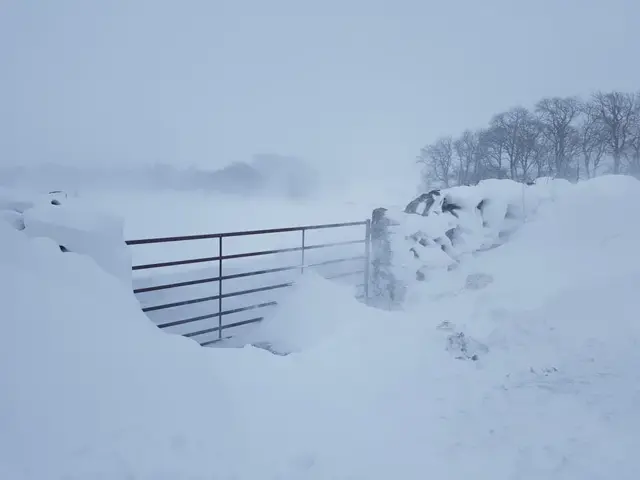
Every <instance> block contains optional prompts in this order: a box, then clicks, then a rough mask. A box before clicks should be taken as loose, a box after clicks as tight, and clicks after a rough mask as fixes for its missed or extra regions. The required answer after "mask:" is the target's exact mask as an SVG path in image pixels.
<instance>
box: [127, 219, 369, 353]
mask: <svg viewBox="0 0 640 480" xmlns="http://www.w3.org/2000/svg"><path fill="white" fill-rule="evenodd" d="M347 227H361V228H362V230H361V234H360V235H361V236H360V238H358V239H354V240H345V241H338V242H328V243H311V244H310V243H309V240H308V236H309V233H310V232H312V231H319V230H329V229H345V228H347ZM291 232H299V233H300V246H296V247H291V248H280V249H272V250H257V251H249V252H242V253H230V254H225V248H224V246H225V242H224V240H225V239H229V238H233V237H256V236H261V235H269V234H279V233H291ZM195 240H217V242H216V243H217V248H216V249H215V250H214V251H215V254H214V255H212V256H206V257H199V258H189V259H181V260H173V261H165V262H156V263H147V264H141V265H135V266H134V267H133V270H134V271H140V270H151V269H163V268H169V267H178V266H184V265H197V264H203V265H204V264H208V265H210V266H211V264H212V263H213V265H216V266H217V272H216V273H214V274H213V276H210V275H209V276H206V277H205V278H198V279H189V280H185V281H177V282H168V283H161V284H159V285H151V286H145V287H139V288H135V289H134V293H135V294H136V296H137V297H138V299H139V300H141V304H142V305H143V308H142V310H143V311H144V312H145V313H147V315H150V314H151V313H152V312H158V311H161V310H168V309H175V308H176V307H184V306H187V305H196V304H205V303H206V304H207V305H211V306H210V307H207V310H208V311H206V312H204V313H203V312H199V314H198V315H195V316H187V317H185V318H180V316H179V315H175V318H173V317H174V315H170V316H169V317H168V318H164V319H163V320H162V321H160V322H156V324H157V326H158V327H159V328H161V329H171V327H178V326H180V327H181V328H182V329H184V328H186V327H185V326H191V325H194V326H196V327H195V329H193V330H189V331H184V330H183V331H181V332H179V333H180V334H181V335H184V336H185V337H197V338H196V339H197V340H198V342H199V343H200V344H201V345H203V346H204V345H210V344H213V343H215V342H218V341H220V340H222V339H223V338H225V335H223V332H224V331H226V330H229V329H234V328H237V327H241V326H243V325H249V324H252V323H256V322H260V321H261V320H263V318H264V316H263V315H257V316H254V317H252V318H248V319H243V320H241V321H236V322H232V323H227V324H225V323H224V317H226V316H229V315H232V314H238V313H240V312H247V311H252V310H260V309H264V308H266V307H271V306H274V305H276V304H277V302H276V301H275V300H269V299H266V300H263V301H260V302H258V303H247V304H242V305H238V302H237V299H238V298H242V297H246V296H248V295H250V294H255V293H258V292H273V291H275V290H279V289H284V288H286V287H290V286H292V285H293V283H294V282H293V281H284V282H280V283H275V284H261V285H259V286H252V288H245V289H240V290H234V289H227V288H225V286H226V284H227V283H228V282H229V281H230V280H234V279H242V278H249V277H257V276H262V275H267V274H273V273H277V272H287V271H295V270H298V271H299V272H300V273H304V271H305V269H309V268H315V267H322V266H326V265H331V264H338V263H342V262H354V261H357V262H361V264H360V267H359V268H358V269H355V270H349V271H346V272H341V273H340V274H337V275H333V276H327V277H326V278H339V277H347V276H356V275H361V276H362V277H361V278H362V283H361V284H360V285H361V287H362V293H361V295H362V296H363V297H364V298H365V300H366V299H367V298H368V297H369V283H370V282H369V265H370V243H371V242H370V240H371V222H370V220H366V221H361V222H349V223H334V224H324V225H308V226H302V227H287V228H276V229H268V230H250V231H241V232H227V233H214V234H204V235H188V236H180V237H164V238H146V239H138V240H128V241H127V242H126V243H127V245H129V246H131V247H134V246H141V245H150V244H169V243H176V242H193V241H195ZM358 244H361V245H362V250H361V251H360V252H359V255H355V256H348V257H337V258H331V259H329V260H324V261H322V262H317V263H308V262H307V261H306V258H305V256H307V255H308V252H309V251H312V250H319V249H329V248H332V247H339V246H346V245H358ZM292 252H299V254H300V256H299V261H298V262H296V264H293V265H291V264H289V265H282V266H280V265H278V266H275V267H273V268H263V269H257V270H250V271H243V272H239V273H225V272H224V266H225V261H229V260H233V259H245V258H258V257H267V256H273V255H277V254H283V253H292ZM225 282H227V283H225ZM203 284H212V285H215V286H216V287H217V288H216V291H215V292H212V294H210V295H205V296H198V297H195V298H184V299H175V298H174V299H172V301H168V302H161V303H157V304H153V303H151V304H149V302H148V301H147V302H145V301H143V296H144V295H145V294H149V293H151V292H161V291H166V290H170V289H178V288H180V287H190V286H195V285H203ZM231 299H234V302H233V303H235V305H232V308H227V309H225V301H230V300H231ZM207 320H209V324H208V325H206V328H202V322H203V321H207ZM211 320H213V321H214V322H215V320H217V322H215V323H214V324H211ZM198 324H200V326H197V325H198ZM211 334H214V338H212V335H211Z"/></svg>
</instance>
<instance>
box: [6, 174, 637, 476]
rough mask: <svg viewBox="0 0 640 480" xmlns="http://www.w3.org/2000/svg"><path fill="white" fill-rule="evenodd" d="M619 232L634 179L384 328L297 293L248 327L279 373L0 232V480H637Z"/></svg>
mask: <svg viewBox="0 0 640 480" xmlns="http://www.w3.org/2000/svg"><path fill="white" fill-rule="evenodd" d="M638 218H640V183H639V182H637V181H636V180H632V179H629V178H626V177H605V178H600V179H597V180H592V181H589V182H585V183H583V184H579V185H577V186H571V187H569V188H567V189H566V191H564V192H563V193H562V194H561V195H558V196H557V197H555V198H554V199H551V200H550V201H549V202H546V203H544V204H542V205H540V207H539V208H538V209H537V211H536V212H535V215H533V216H532V217H530V218H528V219H527V222H526V223H524V224H523V225H521V226H520V228H519V229H518V230H517V231H515V232H514V233H513V234H512V236H511V237H510V239H509V241H508V243H506V244H505V245H503V246H501V247H500V248H497V249H493V250H490V251H486V252H483V253H481V254H478V255H475V256H470V257H468V258H465V261H464V262H460V265H459V267H458V268H457V269H455V270H453V271H446V270H445V271H441V272H438V274H437V275H438V277H437V281H429V282H423V283H420V284H416V286H415V288H414V289H412V291H411V292H410V295H409V296H408V298H407V302H406V304H405V310H404V311H402V312H387V311H381V310H376V309H372V308H370V307H366V306H364V305H362V304H360V303H358V302H356V301H355V300H353V299H352V298H351V297H350V295H346V294H344V292H342V291H341V290H340V289H339V287H336V286H335V285H333V284H329V283H327V282H326V281H325V280H322V279H319V278H316V277H314V276H311V275H307V276H305V277H304V278H303V279H302V280H301V282H299V284H298V285H297V286H296V287H295V288H294V289H293V290H292V292H291V293H292V294H291V295H290V296H289V297H288V298H287V299H285V300H284V302H283V303H282V305H281V306H280V307H279V308H278V309H276V311H275V312H274V313H273V315H272V317H271V318H270V319H269V320H268V321H267V322H265V323H264V325H263V327H262V328H264V330H263V334H264V336H265V338H266V339H267V340H270V341H272V342H277V343H279V344H280V345H281V346H283V347H286V348H287V349H289V350H290V351H294V353H291V354H290V355H287V356H276V355H271V354H270V353H268V352H266V351H264V350H261V349H256V348H252V347H246V348H243V349H201V348H199V347H198V346H197V345H196V344H195V342H192V341H190V340H187V339H184V338H180V337H175V336H170V335H166V334H163V333H162V332H159V331H158V330H157V329H155V327H153V326H152V325H151V324H150V322H149V321H148V320H147V319H146V317H145V316H144V315H143V314H142V313H140V311H139V307H138V304H137V302H136V300H135V299H134V298H133V295H132V294H131V292H130V290H129V289H128V288H127V286H126V285H125V284H124V283H123V282H121V281H120V280H118V279H117V278H116V277H115V276H112V275H108V274H106V273H105V272H104V271H103V270H102V269H101V268H100V266H99V264H98V263H96V262H93V261H91V260H90V259H88V258H86V257H84V256H82V255H76V254H71V253H62V252H60V250H59V248H58V246H57V244H56V243H54V242H52V241H50V240H46V239H42V238H40V239H29V238H28V237H27V236H26V235H25V234H24V232H21V231H17V230H16V229H15V227H14V226H12V225H11V224H10V222H2V221H0V245H1V248H0V265H1V268H0V306H1V308H2V315H1V316H0V321H1V322H2V335H0V392H2V395H1V396H0V475H2V478H11V479H17V480H22V479H29V480H31V479H34V480H35V479H37V480H48V479H56V480H58V479H63V478H65V479H94V478H95V479H98V478H104V479H136V480H140V479H145V480H146V479H211V478H225V479H226V478H236V479H256V478H265V479H314V480H315V479H318V480H319V479H327V478H332V479H374V480H375V479H389V478H404V479H420V480H421V479H424V478H442V479H467V478H477V479H484V478H486V479H491V480H496V479H514V478H518V479H581V480H582V479H611V478H615V479H635V478H637V466H636V462H635V458H634V453H635V451H636V450H637V447H638V444H639V443H640V440H639V437H638V433H637V432H638V431H639V429H640V414H638V412H637V407H636V406H637V403H638V401H639V400H640V374H638V371H637V365H638V363H639V362H640V352H639V351H638V344H640V327H639V324H638V320H637V319H638V312H639V311H640V297H639V296H638V295H637V292H638V290H639V289H640V255H638V239H639V238H640V223H638V221H637V219H638ZM480 274H481V275H483V277H480V276H479V275H480ZM470 278H471V279H472V280H471V281H470V280H469V279H470ZM474 278H475V279H477V278H485V279H488V280H486V281H483V282H474V281H473V279H474ZM434 279H435V277H434ZM434 279H432V280H434ZM460 333H463V334H464V337H461V336H460V335H459V334H460ZM267 337H268V338H267ZM465 348H466V349H467V351H465ZM469 349H471V350H473V352H474V353H475V354H477V357H476V359H475V361H474V360H470V359H467V357H468V355H466V354H467V353H470V351H469Z"/></svg>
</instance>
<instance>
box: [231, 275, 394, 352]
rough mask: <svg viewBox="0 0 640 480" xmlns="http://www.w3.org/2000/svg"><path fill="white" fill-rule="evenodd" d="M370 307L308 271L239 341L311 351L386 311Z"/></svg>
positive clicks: (279, 349) (275, 349)
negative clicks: (374, 309) (368, 317)
mask: <svg viewBox="0 0 640 480" xmlns="http://www.w3.org/2000/svg"><path fill="white" fill-rule="evenodd" d="M318 303H323V304H324V306H323V308H320V309H317V308H315V306H316V305H318ZM310 306H313V308H309V307H310ZM370 310H371V309H369V308H363V306H362V305H360V304H359V303H357V302H355V301H354V300H353V295H352V291H351V289H348V288H345V287H344V285H340V284H336V283H334V282H330V281H328V280H326V279H324V278H322V277H321V276H320V275H317V274H316V273H313V272H309V273H305V274H304V275H303V276H301V277H300V278H299V279H298V280H297V282H296V284H295V285H294V286H293V287H292V288H291V290H290V291H289V292H287V295H286V296H284V297H283V298H282V300H280V301H279V303H278V305H277V306H276V307H275V308H274V309H273V310H271V311H269V312H268V313H267V314H266V315H265V318H264V320H263V321H262V322H261V323H260V324H258V326H257V327H256V328H254V329H252V330H251V331H250V332H248V333H247V334H245V335H242V336H241V337H240V338H239V339H237V341H241V342H244V343H247V344H253V345H260V346H262V347H263V348H267V349H268V350H270V351H272V352H274V353H278V354H289V353H295V352H302V351H310V350H313V349H314V348H316V347H317V346H319V345H321V344H323V343H324V342H326V341H329V340H331V339H332V338H335V337H336V336H341V335H343V334H344V332H345V331H348V330H351V331H352V330H354V329H355V330H356V331H358V332H361V331H363V330H366V329H367V328H369V326H370V324H369V320H368V319H367V318H365V317H366V316H371V315H378V316H380V315H384V314H385V312H371V311H370ZM389 320H391V319H389Z"/></svg>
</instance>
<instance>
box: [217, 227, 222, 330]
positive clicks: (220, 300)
mask: <svg viewBox="0 0 640 480" xmlns="http://www.w3.org/2000/svg"><path fill="white" fill-rule="evenodd" d="M218 241H219V242H220V243H218V257H219V261H218V279H219V280H218V340H222V235H220V237H219V238H218Z"/></svg>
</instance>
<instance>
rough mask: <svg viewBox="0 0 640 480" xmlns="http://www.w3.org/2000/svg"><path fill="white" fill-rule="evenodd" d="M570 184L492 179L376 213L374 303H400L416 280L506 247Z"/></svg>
mask: <svg viewBox="0 0 640 480" xmlns="http://www.w3.org/2000/svg"><path fill="white" fill-rule="evenodd" d="M570 186H571V184H570V183H569V182H567V181H565V180H553V179H539V180H538V181H536V182H534V183H533V184H531V185H527V184H523V183H518V182H514V181H512V180H493V179H491V180H485V181H482V182H480V183H479V184H478V185H476V186H462V187H454V188H448V189H443V190H432V191H430V192H427V193H424V194H422V195H420V196H418V197H417V198H415V199H414V200H412V201H411V202H409V204H407V206H406V207H405V208H404V210H402V211H400V210H397V209H396V210H394V209H386V208H378V209H376V210H375V211H374V213H373V215H372V292H373V297H374V302H376V301H378V303H383V304H386V306H387V307H393V306H394V305H398V304H400V303H402V300H403V297H404V293H405V291H406V288H407V285H409V284H411V283H412V282H416V281H426V280H428V279H429V276H430V273H431V272H433V271H434V270H441V269H449V270H451V269H453V268H456V266H457V265H458V264H459V263H460V262H461V261H462V260H463V259H464V258H465V257H466V256H469V255H473V254H475V253H476V252H479V251H483V250H488V249H491V248H495V247H497V246H500V245H502V244H503V243H504V242H506V241H507V240H508V238H509V237H510V236H511V235H512V234H513V233H514V232H515V231H516V230H517V229H518V228H519V227H520V226H521V225H522V224H523V223H525V222H526V221H527V219H528V218H529V217H530V216H531V215H533V214H534V213H535V212H536V210H537V209H538V207H539V206H540V204H541V203H543V202H547V201H552V200H553V199H554V198H556V197H557V196H558V195H561V194H563V193H564V192H566V190H567V188H570ZM472 283H473V282H472ZM474 285H475V283H474Z"/></svg>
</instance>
